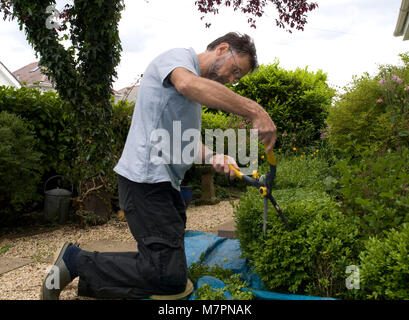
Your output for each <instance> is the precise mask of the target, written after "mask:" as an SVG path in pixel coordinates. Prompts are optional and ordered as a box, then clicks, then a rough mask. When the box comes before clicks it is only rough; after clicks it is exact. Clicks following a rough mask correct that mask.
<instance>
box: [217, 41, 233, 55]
mask: <svg viewBox="0 0 409 320" xmlns="http://www.w3.org/2000/svg"><path fill="white" fill-rule="evenodd" d="M229 48H230V45H229V44H228V43H227V42H222V43H221V44H219V45H218V46H217V47H216V56H223V55H225V54H226V53H228V52H229Z"/></svg>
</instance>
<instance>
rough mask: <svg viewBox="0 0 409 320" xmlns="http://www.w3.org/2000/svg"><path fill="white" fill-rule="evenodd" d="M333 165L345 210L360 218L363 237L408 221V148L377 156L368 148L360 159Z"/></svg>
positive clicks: (379, 232)
mask: <svg viewBox="0 0 409 320" xmlns="http://www.w3.org/2000/svg"><path fill="white" fill-rule="evenodd" d="M336 168H337V169H338V171H339V172H340V173H341V175H342V177H341V179H340V180H339V184H340V186H341V187H340V192H341V194H342V205H343V208H344V211H345V213H347V214H349V215H350V216H353V217H357V218H359V221H360V228H361V231H362V236H364V237H368V236H369V235H375V234H381V233H382V232H383V231H385V230H388V229H389V228H394V227H398V226H400V225H401V224H402V223H404V222H408V221H409V215H408V212H409V150H408V149H404V150H402V152H401V153H400V152H387V153H386V154H384V155H383V156H379V155H377V154H376V153H374V152H373V151H371V150H366V151H364V152H363V153H362V159H360V160H359V161H354V160H343V161H340V162H339V163H338V164H337V165H336Z"/></svg>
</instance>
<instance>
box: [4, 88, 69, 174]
mask: <svg viewBox="0 0 409 320" xmlns="http://www.w3.org/2000/svg"><path fill="white" fill-rule="evenodd" d="M0 111H7V112H10V113H13V114H16V115H18V116H19V117H21V118H22V119H24V120H25V121H27V122H28V124H29V126H30V128H31V129H32V130H34V133H35V135H36V137H37V138H38V139H37V143H36V145H35V146H34V149H35V150H37V151H39V152H41V153H43V154H44V157H43V160H42V166H43V169H44V171H45V172H60V173H61V172H62V171H65V170H66V168H67V167H68V166H69V161H70V160H71V158H72V157H73V147H72V144H73V139H74V138H75V137H73V136H72V133H73V131H72V127H71V125H70V117H71V113H70V110H69V108H68V105H66V104H64V103H63V101H62V100H61V99H60V98H59V96H58V94H56V93H54V92H44V93H42V92H40V91H39V90H36V89H28V88H26V87H22V88H21V89H15V88H11V87H4V86H2V87H0Z"/></svg>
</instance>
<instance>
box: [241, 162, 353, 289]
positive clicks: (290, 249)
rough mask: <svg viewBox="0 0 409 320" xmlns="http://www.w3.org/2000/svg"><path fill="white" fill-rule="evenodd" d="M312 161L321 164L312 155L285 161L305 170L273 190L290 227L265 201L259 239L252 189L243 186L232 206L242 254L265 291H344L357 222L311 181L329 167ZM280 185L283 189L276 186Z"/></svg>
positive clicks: (258, 206) (257, 202)
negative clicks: (265, 217) (266, 209)
mask: <svg viewBox="0 0 409 320" xmlns="http://www.w3.org/2000/svg"><path fill="white" fill-rule="evenodd" d="M283 162H286V161H285V160H282V162H281V163H283ZM296 162H298V164H296ZM315 163H317V164H320V162H319V160H317V159H313V160H312V159H308V160H299V159H298V158H296V159H293V160H289V163H288V164H284V166H287V165H288V168H289V167H290V166H291V165H294V164H295V165H294V172H297V173H296V175H297V176H299V175H305V179H304V182H302V181H301V182H300V184H294V182H295V181H296V180H294V175H293V177H291V176H290V177H289V179H286V178H285V177H284V176H282V178H283V181H282V182H280V184H279V185H278V186H277V185H276V187H275V190H274V191H273V195H274V196H275V198H276V200H277V202H278V203H279V205H280V207H281V209H282V211H283V213H284V214H285V215H286V217H287V219H288V222H289V224H290V227H291V230H288V229H287V228H286V226H285V224H284V223H283V222H282V220H281V218H280V217H279V216H278V214H277V212H276V211H275V209H274V207H273V206H272V205H269V212H268V221H267V235H266V237H265V238H264V237H263V232H262V228H263V198H262V197H261V196H260V194H259V193H258V191H257V190H256V189H255V188H248V191H247V193H246V194H245V195H243V196H242V197H241V198H240V201H239V204H238V205H237V207H236V208H235V217H236V220H237V232H238V237H239V239H240V246H241V249H242V251H243V254H244V256H245V257H247V258H248V259H249V261H250V263H251V264H252V265H254V268H255V271H256V272H257V273H258V274H259V275H260V276H261V279H262V280H263V283H264V284H265V285H266V286H267V289H268V290H271V291H279V292H284V293H286V292H290V293H298V294H309V295H319V296H332V297H335V296H343V295H344V294H345V292H344V289H345V268H346V266H348V265H351V264H354V261H355V259H356V255H357V250H358V248H357V246H358V245H359V242H357V241H356V238H357V235H358V227H357V225H356V224H355V223H354V221H353V220H352V219H350V218H349V217H347V216H345V215H343V214H342V209H341V207H340V206H339V204H337V203H336V202H335V201H334V200H333V199H332V198H331V197H330V196H329V195H328V194H327V193H326V192H325V191H324V190H322V188H323V185H322V184H317V182H319V180H317V181H315V182H316V183H314V181H313V180H314V177H317V179H322V178H323V177H324V176H325V175H327V174H329V173H328V167H326V166H325V165H324V166H321V167H320V166H319V165H315ZM321 164H322V163H321ZM314 165H315V169H312V168H314ZM311 169H312V170H311ZM288 172H289V171H288V169H287V173H288ZM277 178H279V177H277ZM280 185H281V186H282V189H278V188H277V187H280Z"/></svg>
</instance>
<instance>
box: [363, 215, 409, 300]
mask: <svg viewBox="0 0 409 320" xmlns="http://www.w3.org/2000/svg"><path fill="white" fill-rule="evenodd" d="M360 259H361V269H360V275H361V283H362V289H363V290H364V291H365V292H367V297H366V298H369V299H392V300H407V299H408V298H409V286H408V282H409V224H407V223H405V224H403V225H402V226H401V227H400V228H399V230H398V229H395V228H392V229H390V230H389V231H388V232H386V236H385V237H384V238H382V239H380V238H379V237H371V238H370V239H369V240H368V241H367V242H366V244H365V249H364V250H363V251H362V252H361V254H360Z"/></svg>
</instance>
